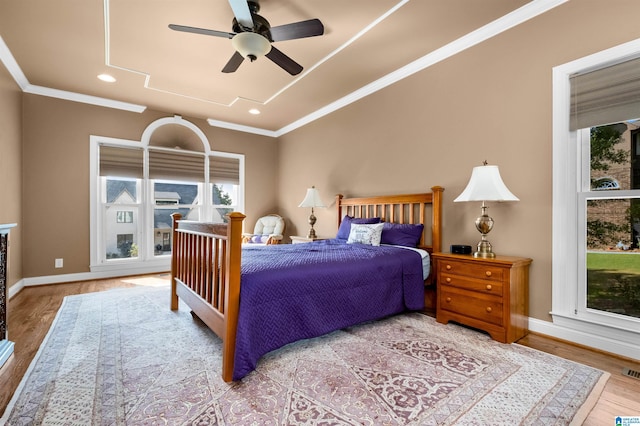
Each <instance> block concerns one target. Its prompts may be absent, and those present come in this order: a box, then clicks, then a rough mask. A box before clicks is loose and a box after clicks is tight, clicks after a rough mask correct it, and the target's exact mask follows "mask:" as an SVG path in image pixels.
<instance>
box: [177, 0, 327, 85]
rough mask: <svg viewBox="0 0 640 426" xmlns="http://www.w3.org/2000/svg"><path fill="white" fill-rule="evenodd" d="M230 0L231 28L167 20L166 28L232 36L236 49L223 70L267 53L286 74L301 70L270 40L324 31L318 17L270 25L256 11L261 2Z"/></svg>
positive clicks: (318, 33) (216, 35) (295, 37)
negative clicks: (193, 24)
mask: <svg viewBox="0 0 640 426" xmlns="http://www.w3.org/2000/svg"><path fill="white" fill-rule="evenodd" d="M229 4H230V5H231V9H232V10H233V14H234V15H235V17H234V18H233V23H232V30H233V32H225V31H216V30H208V29H204V28H196V27H188V26H185V25H176V24H169V28H171V29H172V30H175V31H183V32H187V33H195V34H204V35H209V36H214V37H223V38H229V39H231V44H232V45H233V47H234V49H236V52H235V53H234V54H233V56H232V57H231V59H229V62H227V64H226V65H225V66H224V68H223V69H222V72H224V73H231V72H235V71H236V70H237V69H238V67H239V66H240V64H241V63H242V62H243V61H244V60H245V59H249V60H250V61H251V62H253V61H255V60H256V59H258V58H259V57H260V56H266V57H267V58H269V59H270V60H271V61H273V62H274V63H275V64H276V65H278V66H280V67H281V68H282V69H284V70H285V71H287V72H288V73H289V74H291V75H297V74H299V73H300V72H301V71H302V66H301V65H300V64H298V63H297V62H296V61H294V60H293V59H291V58H290V57H288V56H287V55H285V54H284V53H282V52H281V51H280V50H278V49H277V48H276V47H274V46H273V45H272V44H271V43H273V42H276V41H284V40H293V39H298V38H305V37H314V36H319V35H322V34H324V25H322V22H320V20H319V19H309V20H306V21H300V22H294V23H291V24H286V25H279V26H277V27H271V25H270V24H269V21H267V20H266V19H264V18H263V17H262V16H260V15H258V12H259V11H260V5H259V4H258V1H257V0H229Z"/></svg>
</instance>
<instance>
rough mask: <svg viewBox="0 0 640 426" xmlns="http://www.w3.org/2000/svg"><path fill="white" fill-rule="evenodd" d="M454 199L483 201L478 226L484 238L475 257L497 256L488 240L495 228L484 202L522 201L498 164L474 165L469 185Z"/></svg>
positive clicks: (474, 254)
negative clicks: (503, 179) (502, 176)
mask: <svg viewBox="0 0 640 426" xmlns="http://www.w3.org/2000/svg"><path fill="white" fill-rule="evenodd" d="M453 201H454V202H460V201H482V215H481V216H480V217H478V218H477V219H476V228H477V229H478V231H479V232H480V234H482V239H481V240H480V242H479V243H478V251H476V252H475V253H473V257H482V258H494V257H496V255H495V253H494V252H493V251H492V249H491V243H490V242H489V241H487V234H488V233H489V232H490V231H491V228H493V219H492V218H491V217H489V216H488V215H487V206H486V205H485V204H484V203H485V201H520V200H519V199H518V197H516V196H515V195H513V194H512V193H511V191H509V189H508V188H507V186H506V185H505V184H504V182H503V181H502V178H501V177H500V171H499V170H498V166H490V165H487V162H486V161H485V162H484V163H483V165H482V166H478V167H474V168H473V171H472V173H471V179H469V183H468V184H467V187H466V188H465V189H464V191H462V193H461V194H460V195H458V198H456V199H455V200H453Z"/></svg>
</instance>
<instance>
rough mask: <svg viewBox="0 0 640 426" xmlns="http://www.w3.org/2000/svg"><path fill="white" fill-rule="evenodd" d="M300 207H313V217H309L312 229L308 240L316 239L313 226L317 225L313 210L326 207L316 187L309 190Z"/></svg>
mask: <svg viewBox="0 0 640 426" xmlns="http://www.w3.org/2000/svg"><path fill="white" fill-rule="evenodd" d="M298 207H311V216H309V225H311V229H309V235H307V238H312V239H315V238H316V231H315V229H313V225H315V224H316V217H315V215H314V214H313V209H314V208H315V207H325V205H324V203H323V202H322V200H321V199H320V193H319V192H318V190H317V189H316V187H315V186H312V187H311V188H308V189H307V194H306V195H305V196H304V200H302V202H301V203H300V205H298Z"/></svg>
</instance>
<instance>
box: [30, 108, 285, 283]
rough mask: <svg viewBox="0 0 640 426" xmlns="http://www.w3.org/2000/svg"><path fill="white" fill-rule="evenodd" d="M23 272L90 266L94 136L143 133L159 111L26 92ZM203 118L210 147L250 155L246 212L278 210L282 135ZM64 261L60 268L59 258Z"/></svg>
mask: <svg viewBox="0 0 640 426" xmlns="http://www.w3.org/2000/svg"><path fill="white" fill-rule="evenodd" d="M23 102H24V117H23V120H24V122H25V123H27V125H25V128H24V138H23V145H24V170H25V173H24V200H23V211H24V226H23V247H24V265H23V274H24V275H23V276H24V277H25V278H26V277H39V276H48V275H56V274H72V273H79V272H88V271H89V260H90V258H89V256H90V246H89V232H90V229H89V227H90V226H89V209H90V205H89V137H90V135H99V136H108V137H114V138H124V139H131V140H140V138H141V136H142V133H143V131H144V129H145V128H146V127H147V126H148V125H149V124H150V123H152V122H153V121H155V120H157V119H158V118H162V117H167V116H171V115H170V114H166V113H160V112H157V111H148V112H145V113H142V114H137V113H130V112H124V111H118V110H113V109H108V108H102V107H97V106H89V105H84V104H80V103H76V102H68V101H63V100H58V99H52V98H47V97H42V96H36V95H25V96H24V101H23ZM183 118H184V119H186V120H188V121H191V122H192V123H193V124H195V125H196V126H198V127H199V128H200V129H201V130H202V131H203V132H204V133H205V135H206V136H207V138H208V139H209V142H210V143H211V145H212V147H211V148H212V149H214V150H218V151H226V152H234V153H240V154H245V155H246V163H245V165H246V190H247V191H246V192H247V193H246V214H247V216H248V218H247V222H248V223H251V225H250V226H251V228H252V227H253V224H252V223H253V221H255V218H257V217H259V216H260V215H262V214H264V213H271V212H276V213H277V196H276V191H277V188H276V184H277V174H276V173H277V168H276V167H273V165H274V164H275V163H277V159H278V143H277V141H276V140H275V139H272V138H268V137H265V136H256V135H250V134H246V133H239V132H234V131H230V130H225V129H218V128H212V127H210V126H209V125H208V124H207V122H206V121H204V120H197V119H190V118H189V117H183ZM56 258H63V259H64V268H61V269H55V268H54V259H56Z"/></svg>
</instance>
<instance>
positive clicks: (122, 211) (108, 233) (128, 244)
mask: <svg viewBox="0 0 640 426" xmlns="http://www.w3.org/2000/svg"><path fill="white" fill-rule="evenodd" d="M103 179H104V183H105V187H106V194H105V197H106V200H105V201H106V203H105V204H104V221H105V223H104V230H105V232H104V249H105V256H106V258H107V259H123V258H132V257H138V218H139V216H138V212H139V204H138V182H139V180H138V179H123V178H114V177H108V178H103Z"/></svg>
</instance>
